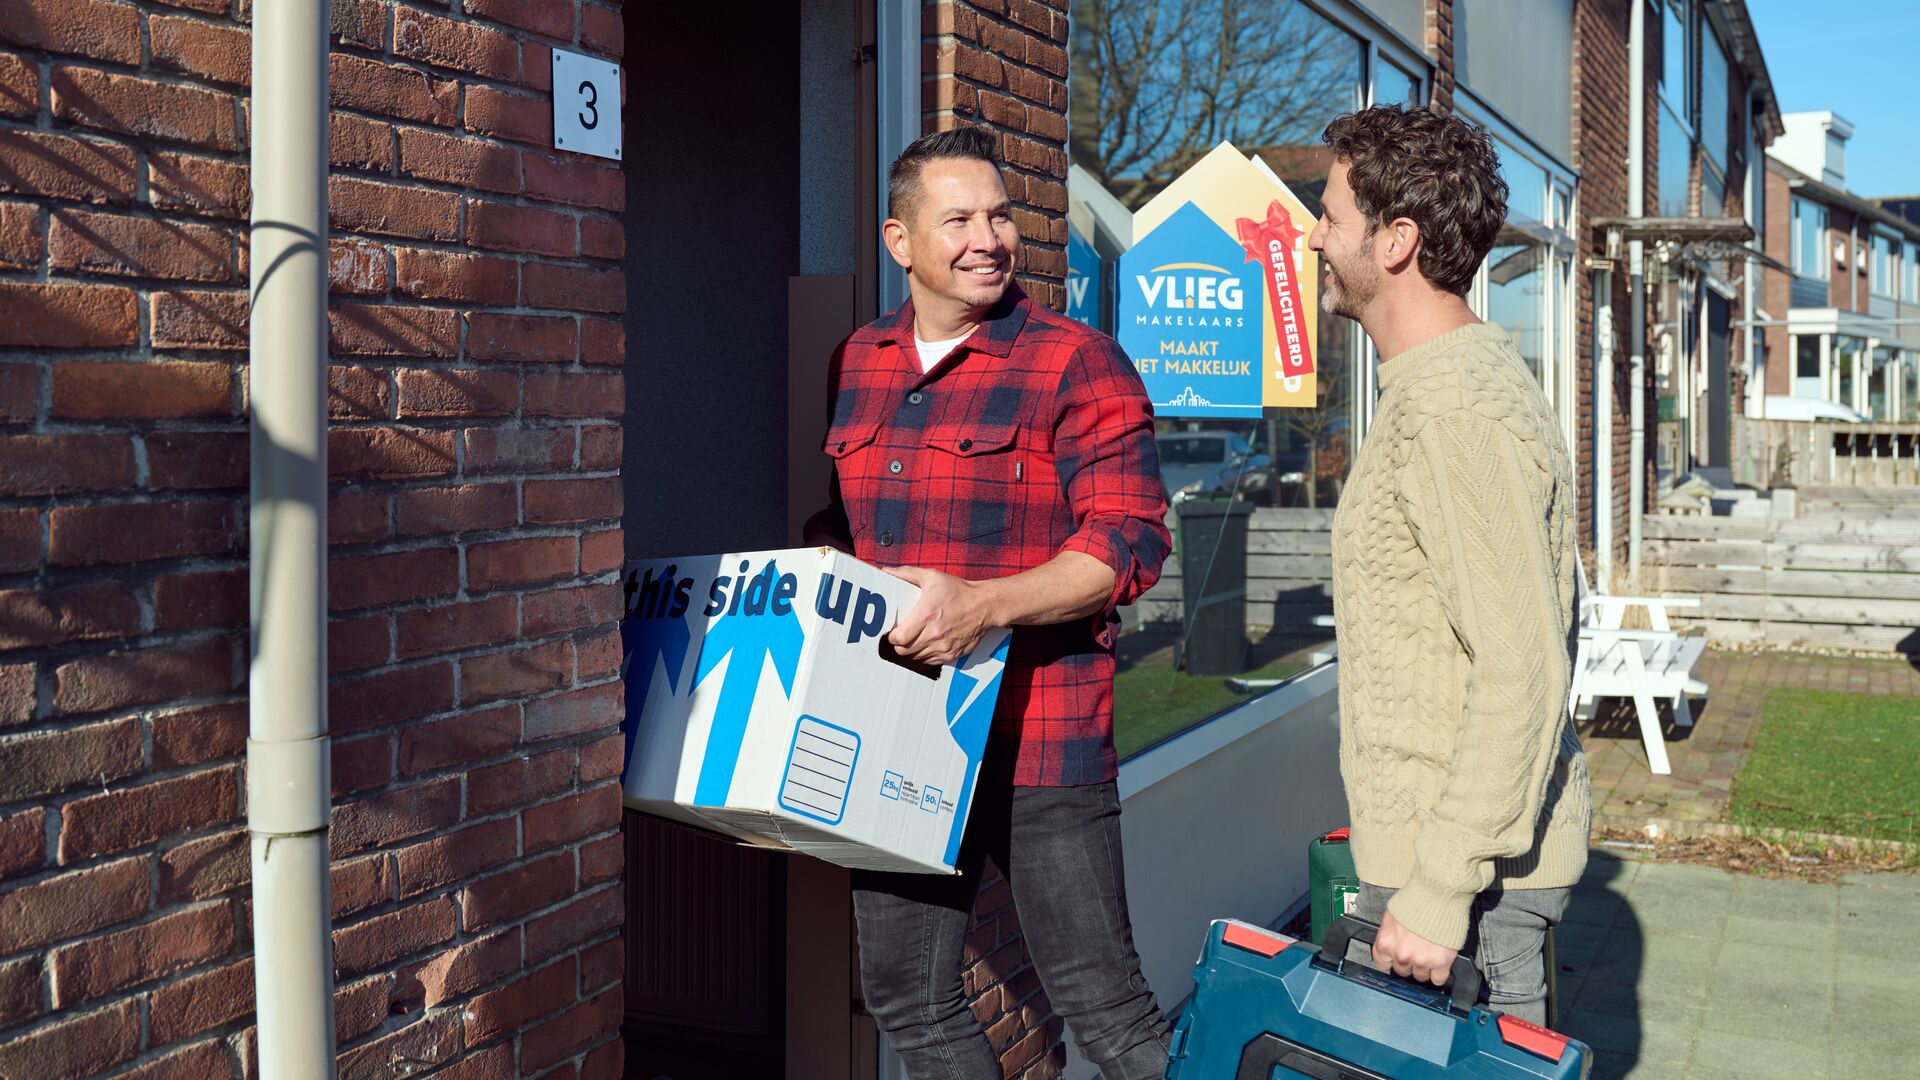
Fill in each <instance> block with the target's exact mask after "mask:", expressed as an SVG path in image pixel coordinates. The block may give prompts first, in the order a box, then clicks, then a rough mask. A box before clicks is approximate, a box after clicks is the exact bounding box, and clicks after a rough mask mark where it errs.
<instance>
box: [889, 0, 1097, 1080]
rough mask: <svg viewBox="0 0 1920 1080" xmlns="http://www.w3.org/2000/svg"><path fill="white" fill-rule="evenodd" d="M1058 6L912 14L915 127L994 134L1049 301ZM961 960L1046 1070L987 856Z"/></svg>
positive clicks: (1033, 985)
mask: <svg viewBox="0 0 1920 1080" xmlns="http://www.w3.org/2000/svg"><path fill="white" fill-rule="evenodd" d="M1065 7H1066V5H1065V0H1058V2H1055V0H1047V2H1041V0H931V2H929V3H926V4H924V5H923V6H922V8H921V22H920V26H921V31H922V33H923V35H924V36H923V41H924V48H923V52H922V59H921V73H922V77H923V83H922V92H921V110H922V114H921V115H922V121H923V126H924V129H925V130H927V131H942V130H946V129H948V128H952V127H956V126H959V125H962V124H970V125H974V126H977V127H983V128H986V129H987V130H989V131H992V132H994V133H995V134H996V135H997V136H998V137H999V142H1000V157H1001V161H1002V163H1003V167H1002V169H1001V174H1002V175H1003V176H1004V177H1005V178H1006V181H1007V193H1008V194H1009V195H1010V196H1011V197H1012V199H1013V202H1014V212H1013V214H1014V222H1015V223H1016V224H1017V225H1018V226H1019V228H1020V241H1021V247H1020V261H1019V266H1018V267H1017V271H1018V272H1017V275H1016V277H1017V280H1018V281H1019V282H1020V285H1021V287H1022V288H1024V289H1026V290H1027V293H1028V294H1029V295H1030V296H1032V297H1033V299H1034V301H1035V302H1036V303H1041V304H1045V305H1046V306H1048V307H1050V308H1052V309H1054V310H1055V311H1064V310H1065V309H1066V300H1067V294H1066V276H1067V248H1066V244H1067V149H1066V144H1067V84H1066V78H1067V13H1066V10H1065ZM965 963H966V964H967V968H966V971H965V972H964V974H963V979H964V985H965V988H966V992H967V997H968V999H969V1000H970V1002H971V1004H972V1006H973V1012H974V1015H975V1016H977V1017H979V1019H980V1022H981V1023H982V1024H983V1025H985V1026H986V1029H987V1038H988V1040H989V1041H990V1042H991V1043H992V1045H993V1049H994V1052H995V1053H997V1054H999V1055H1000V1068H1001V1071H1002V1073H1003V1074H1005V1076H1006V1077H1008V1080H1013V1078H1015V1077H1018V1078H1020V1080H1050V1078H1052V1077H1056V1076H1058V1075H1059V1074H1060V1070H1061V1069H1062V1068H1063V1067H1064V1066H1065V1064H1066V1044H1065V1043H1064V1042H1063V1041H1062V1035H1063V1032H1064V1025H1063V1023H1062V1022H1061V1020H1060V1019H1059V1018H1058V1017H1057V1016H1055V1015H1054V1012H1053V1006H1052V1004H1050V1003H1049V1002H1048V1001H1047V997H1046V994H1045V993H1044V992H1043V991H1042V990H1041V989H1040V979H1039V976H1038V975H1037V974H1036V973H1035V971H1034V968H1033V962H1032V960H1031V959H1030V958H1029V957H1028V956H1027V948H1026V939H1025V938H1024V937H1022V936H1021V933H1020V920H1019V916H1018V915H1017V913H1016V912H1015V911H1014V908H1013V891H1012V889H1011V887H1010V886H1009V885H1008V884H1007V882H1006V881H1005V879H1003V878H1002V877H1001V876H1000V874H999V872H998V871H997V870H995V869H993V868H991V866H990V867H989V870H988V873H987V875H986V880H985V881H984V882H983V883H982V885H981V889H980V893H979V895H978V897H976V899H975V904H974V929H973V931H972V933H971V934H969V935H968V938H967V944H966V952H965Z"/></svg>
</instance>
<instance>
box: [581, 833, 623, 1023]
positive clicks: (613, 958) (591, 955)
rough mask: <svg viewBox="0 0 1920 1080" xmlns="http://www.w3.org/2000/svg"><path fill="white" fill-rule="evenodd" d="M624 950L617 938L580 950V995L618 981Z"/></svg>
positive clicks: (585, 995)
mask: <svg viewBox="0 0 1920 1080" xmlns="http://www.w3.org/2000/svg"><path fill="white" fill-rule="evenodd" d="M598 842H599V841H596V843H598ZM583 850H584V849H583ZM626 951H627V950H626V943H625V942H623V941H621V940H620V939H619V938H613V939H611V940H609V941H603V942H601V943H600V944H598V945H592V946H589V947H587V948H585V949H582V950H580V995H581V996H582V997H587V996H590V995H592V993H593V992H594V991H595V990H601V989H605V988H606V987H608V986H610V985H612V984H613V983H616V982H618V981H620V976H621V974H622V971H623V969H624V968H625V967H626Z"/></svg>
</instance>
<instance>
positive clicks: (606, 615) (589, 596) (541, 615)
mask: <svg viewBox="0 0 1920 1080" xmlns="http://www.w3.org/2000/svg"><path fill="white" fill-rule="evenodd" d="M622 602H623V598H622V596H621V593H620V587H619V586H618V585H581V586H578V587H576V588H571V589H546V590H542V591H540V592H536V593H528V594H527V598H526V600H525V601H524V608H523V610H522V613H521V617H520V636H521V637H523V638H540V637H546V636H548V635H550V634H564V633H568V632H570V631H574V630H579V629H581V628H582V627H588V626H605V625H607V624H609V623H613V622H616V621H618V620H619V618H620V614H621V607H622Z"/></svg>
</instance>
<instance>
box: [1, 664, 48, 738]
mask: <svg viewBox="0 0 1920 1080" xmlns="http://www.w3.org/2000/svg"><path fill="white" fill-rule="evenodd" d="M38 670H39V669H38V668H37V667H35V666H34V665H33V664H0V727H9V726H12V725H16V724H24V723H26V722H27V721H28V720H31V719H33V713H34V710H35V708H37V706H38V697H39V691H38V690H36V689H35V685H36V680H37V675H36V673H37V672H38Z"/></svg>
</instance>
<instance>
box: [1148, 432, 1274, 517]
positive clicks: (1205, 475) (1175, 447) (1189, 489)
mask: <svg viewBox="0 0 1920 1080" xmlns="http://www.w3.org/2000/svg"><path fill="white" fill-rule="evenodd" d="M1155 441H1156V442H1157V443H1158V444H1159V447H1160V480H1161V482H1162V483H1164V484H1166V487H1167V498H1169V499H1171V500H1173V501H1175V502H1180V501H1183V500H1185V499H1192V498H1196V497H1200V496H1221V495H1234V496H1236V497H1238V498H1243V499H1248V500H1251V501H1254V502H1262V503H1266V502H1271V501H1272V498H1271V496H1272V492H1273V489H1274V480H1275V477H1274V469H1273V460H1272V459H1271V458H1270V457H1268V456H1267V455H1266V454H1262V453H1259V452H1257V451H1255V450H1254V448H1253V447H1252V446H1251V445H1250V444H1248V442H1247V440H1246V438H1245V436H1242V435H1240V434H1239V433H1237V432H1231V431H1176V432H1169V433H1168V434H1165V435H1161V436H1160V437H1159V438H1158V439H1156V440H1155ZM1304 467H1305V466H1304V464H1303V465H1301V466H1299V467H1298V468H1296V469H1295V470H1294V471H1295V472H1298V469H1299V468H1304ZM1296 483H1297V479H1296Z"/></svg>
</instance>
